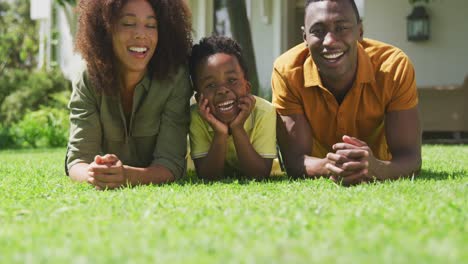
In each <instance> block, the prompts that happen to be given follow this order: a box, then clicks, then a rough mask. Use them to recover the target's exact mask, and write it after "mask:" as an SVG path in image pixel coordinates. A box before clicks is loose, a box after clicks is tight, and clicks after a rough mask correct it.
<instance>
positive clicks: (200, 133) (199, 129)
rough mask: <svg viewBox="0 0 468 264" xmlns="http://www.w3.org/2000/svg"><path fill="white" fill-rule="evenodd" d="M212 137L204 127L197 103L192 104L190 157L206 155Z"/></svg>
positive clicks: (196, 157) (195, 157)
mask: <svg viewBox="0 0 468 264" xmlns="http://www.w3.org/2000/svg"><path fill="white" fill-rule="evenodd" d="M211 141H212V138H211V137H210V135H209V131H208V130H207V129H206V125H205V122H204V120H203V119H202V117H201V115H200V113H199V112H198V104H195V105H193V107H192V111H191V120H190V156H191V157H192V159H198V158H203V157H206V155H208V151H209V150H210V147H211Z"/></svg>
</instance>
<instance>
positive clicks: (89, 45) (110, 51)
mask: <svg viewBox="0 0 468 264" xmlns="http://www.w3.org/2000/svg"><path fill="white" fill-rule="evenodd" d="M79 3H80V4H79V7H78V8H79V11H80V18H79V30H78V33H77V39H76V49H77V51H78V52H79V53H80V54H81V55H82V57H83V58H84V60H85V62H86V66H87V67H86V69H85V70H84V71H83V74H81V78H79V80H77V81H75V82H74V83H73V93H72V96H71V100H70V104H69V108H70V122H71V127H70V140H69V144H68V150H67V160H66V166H67V174H68V175H69V176H70V178H71V179H73V180H75V181H81V182H84V181H87V182H88V183H90V184H92V185H94V186H95V187H96V189H113V188H118V187H121V186H127V185H130V186H133V185H139V184H159V183H165V182H171V181H174V180H175V179H177V178H178V177H181V176H182V175H183V173H184V171H185V153H186V144H187V142H186V136H187V131H188V124H189V98H190V96H191V89H190V84H189V77H188V72H187V69H186V61H187V56H188V54H189V52H190V48H191V45H192V41H191V22H190V21H191V14H190V11H189V9H188V7H187V5H186V3H185V1H183V0H113V1H80V2H79Z"/></svg>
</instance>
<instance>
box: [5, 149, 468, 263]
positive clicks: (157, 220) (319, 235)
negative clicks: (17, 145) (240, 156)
mask: <svg viewBox="0 0 468 264" xmlns="http://www.w3.org/2000/svg"><path fill="white" fill-rule="evenodd" d="M64 152H65V150H64V149H54V150H32V151H31V150H28V151H25V150H20V151H1V152H0V263H115V262H118V263H127V262H130V263H314V262H320V263H467V262H468V250H467V249H468V233H467V231H468V221H467V208H468V207H467V195H468V191H467V187H468V181H467V179H468V177H467V174H468V146H424V148H423V171H422V174H421V175H420V176H419V177H417V178H415V179H414V180H410V179H408V180H400V181H394V182H385V183H376V184H368V185H361V186H356V187H350V188H345V187H341V186H337V185H335V184H333V183H332V182H330V181H328V180H288V179H286V178H279V179H277V180H270V181H263V182H255V181H229V180H227V181H224V182H218V183H209V184H204V183H203V182H201V181H199V180H196V179H193V180H187V181H184V182H179V183H174V184H170V185H165V186H143V187H136V188H129V189H122V190H117V191H103V192H99V191H95V190H94V189H92V188H91V186H88V185H86V184H75V183H72V182H70V181H69V179H68V178H67V177H65V176H64V173H63V155H64Z"/></svg>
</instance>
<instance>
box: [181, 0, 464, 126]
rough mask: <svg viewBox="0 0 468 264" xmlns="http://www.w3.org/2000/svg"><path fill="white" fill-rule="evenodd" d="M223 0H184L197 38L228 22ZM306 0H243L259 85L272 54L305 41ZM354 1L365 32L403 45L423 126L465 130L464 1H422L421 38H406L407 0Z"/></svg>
mask: <svg viewBox="0 0 468 264" xmlns="http://www.w3.org/2000/svg"><path fill="white" fill-rule="evenodd" d="M224 1H225V0H188V2H189V4H190V7H191V9H192V12H193V26H194V29H195V34H194V39H195V40H198V39H199V38H201V37H203V36H207V35H210V34H211V33H212V32H213V31H215V30H218V29H219V27H221V28H223V27H224V25H226V24H228V23H229V22H228V21H226V20H228V18H227V16H226V11H224V10H223V2H224ZM304 2H305V1H304V0H246V5H247V15H248V17H249V19H250V26H251V30H252V39H253V43H254V50H255V57H256V58H255V59H256V62H257V70H258V74H259V80H260V86H261V89H263V90H269V89H270V76H271V71H272V65H273V62H274V60H275V58H276V57H278V56H279V55H280V54H282V53H283V52H285V51H286V50H288V49H289V48H291V47H293V46H294V45H296V44H298V43H301V42H302V41H303V40H302V33H301V29H300V27H301V26H302V25H303V17H304ZM355 2H356V4H357V6H358V9H359V12H360V14H361V17H362V18H363V26H364V36H365V37H369V38H373V39H377V40H381V41H383V42H386V43H389V44H392V45H395V46H397V47H399V48H401V49H402V50H403V51H405V53H406V54H407V55H408V56H409V57H410V59H411V61H412V62H413V64H414V67H415V70H416V82H417V87H418V89H419V94H420V110H421V111H422V123H423V129H424V130H425V131H445V130H446V131H458V132H457V133H459V132H460V131H465V132H468V107H467V106H465V105H467V104H466V102H468V30H467V29H466V25H468V17H467V16H466V14H467V13H468V2H467V1H466V0H450V1H444V0H432V1H429V3H427V4H425V5H424V6H425V9H426V11H427V13H428V14H429V19H430V38H429V40H426V41H420V42H413V41H408V40H407V16H408V15H409V14H410V13H411V11H412V9H413V6H412V5H411V4H410V3H409V1H408V0H393V1H388V0H356V1H355ZM419 4H421V3H419ZM465 78H466V79H465ZM434 90H437V91H438V92H434ZM453 93H456V96H454V95H453ZM433 97H437V98H433ZM434 113H438V114H436V115H434Z"/></svg>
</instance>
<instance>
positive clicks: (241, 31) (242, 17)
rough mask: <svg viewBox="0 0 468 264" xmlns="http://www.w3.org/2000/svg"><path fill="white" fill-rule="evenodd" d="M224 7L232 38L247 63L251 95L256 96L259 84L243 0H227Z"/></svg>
mask: <svg viewBox="0 0 468 264" xmlns="http://www.w3.org/2000/svg"><path fill="white" fill-rule="evenodd" d="M226 7H227V10H228V14H229V20H230V22H231V32H232V35H233V36H232V37H233V38H234V39H235V40H236V41H238V42H239V44H240V45H241V47H242V51H243V54H244V58H245V60H246V63H247V68H248V70H249V72H248V74H249V78H250V82H251V84H252V94H255V95H258V88H259V85H260V84H259V81H258V73H257V64H256V61H255V52H254V47H253V42H252V33H251V30H250V23H249V18H248V17H247V9H246V6H245V0H228V1H226Z"/></svg>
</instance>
